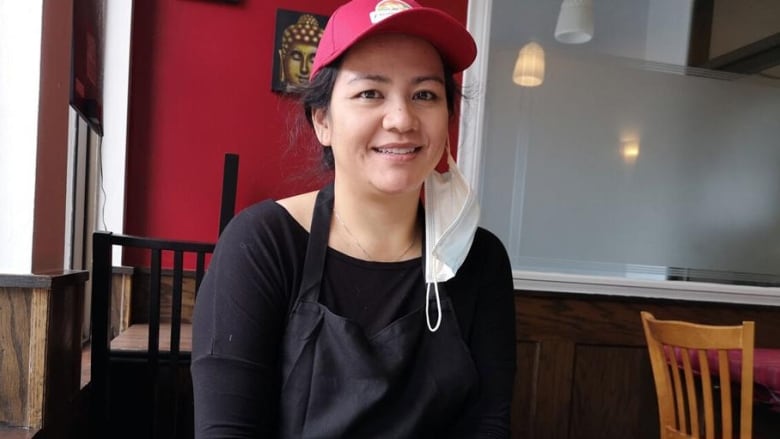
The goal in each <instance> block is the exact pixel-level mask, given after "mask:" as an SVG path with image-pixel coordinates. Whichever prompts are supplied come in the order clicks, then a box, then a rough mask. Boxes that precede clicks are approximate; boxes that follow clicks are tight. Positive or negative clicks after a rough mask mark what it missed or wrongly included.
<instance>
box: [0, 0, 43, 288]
mask: <svg viewBox="0 0 780 439" xmlns="http://www.w3.org/2000/svg"><path fill="white" fill-rule="evenodd" d="M42 5H43V1H42V0H25V1H18V0H0V273H29V272H30V270H31V266H32V243H33V239H32V234H33V206H34V196H35V161H36V149H37V133H38V96H39V93H38V87H39V81H40V64H41V26H42V16H43V12H42V11H43V9H42V7H43V6H42Z"/></svg>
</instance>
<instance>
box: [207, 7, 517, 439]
mask: <svg viewBox="0 0 780 439" xmlns="http://www.w3.org/2000/svg"><path fill="white" fill-rule="evenodd" d="M475 56H476V46H475V44H474V41H473V39H472V38H471V36H470V35H469V34H468V32H467V31H466V29H465V28H463V26H462V25H460V24H459V23H458V22H457V21H455V20H454V19H452V18H451V17H449V16H448V15H446V14H445V13H443V12H441V11H439V10H436V9H431V8H425V7H422V6H420V5H419V4H417V3H416V2H414V1H411V0H404V1H401V0H384V1H377V0H353V1H351V2H348V3H346V4H344V5H343V6H341V7H340V8H339V9H337V10H336V11H335V12H334V13H333V15H332V16H331V18H330V20H329V23H328V25H327V26H326V28H325V31H324V33H323V36H322V39H321V40H320V44H319V47H318V52H317V55H316V58H315V61H314V65H313V67H312V73H311V82H310V84H309V86H308V88H307V90H306V91H305V92H304V95H303V103H304V110H305V112H306V115H307V117H308V118H309V121H310V123H311V125H312V127H313V129H314V131H315V133H316V136H317V138H318V140H319V141H320V143H321V144H322V146H323V148H324V149H323V150H324V154H325V156H326V157H327V158H328V159H329V161H330V162H331V163H332V166H333V169H334V181H333V183H332V184H329V185H327V186H326V187H325V188H322V189H321V190H319V191H316V192H312V193H306V194H301V195H298V196H294V197H291V198H287V199H283V200H279V201H270V200H269V201H264V202H261V203H258V204H256V205H254V206H251V207H249V208H247V209H245V210H244V211H243V212H241V213H240V214H239V215H238V216H236V218H235V219H234V220H233V221H232V222H231V224H230V225H229V226H228V227H227V229H226V230H225V231H224V232H223V234H222V237H221V238H220V241H219V243H218V245H217V249H216V251H215V254H214V257H213V259H212V261H211V265H210V267H209V270H208V273H207V275H206V277H205V279H204V281H203V284H202V286H201V289H200V291H199V293H198V299H197V302H196V307H195V308H196V309H195V318H194V322H193V331H194V332H193V341H194V346H193V354H192V355H193V363H192V376H193V384H194V392H195V418H196V437H197V438H201V439H202V438H217V437H219V438H228V437H236V438H238V437H241V438H245V437H246V438H248V437H252V438H255V437H285V438H287V437H312V438H313V437H317V438H342V437H350V438H352V437H354V438H374V437H386V438H416V437H437V438H438V437H441V438H455V437H468V438H477V437H508V436H509V411H510V410H509V406H510V401H511V396H512V385H513V381H514V371H515V340H514V307H513V299H512V291H513V290H512V279H511V271H510V266H509V262H508V258H507V255H506V252H505V250H504V248H503V246H502V244H501V243H500V242H499V241H498V239H497V238H496V237H495V236H493V235H492V234H490V233H489V232H487V231H485V230H483V229H481V228H478V227H477V225H476V222H477V220H478V207H477V206H476V203H475V201H474V197H473V194H471V192H470V190H469V188H468V186H467V185H466V184H465V181H464V180H463V179H462V177H461V176H460V173H459V172H458V170H457V167H456V165H455V163H454V162H453V161H452V160H451V156H450V155H449V140H448V136H449V132H448V127H449V122H450V120H451V118H452V117H453V112H454V106H455V97H456V96H457V94H458V93H457V88H456V84H455V82H454V80H453V78H452V75H453V74H454V73H458V72H460V71H462V70H463V69H465V68H466V67H468V66H469V65H470V64H471V62H473V60H474V58H475ZM445 154H446V156H447V157H448V158H450V160H449V163H450V171H449V172H448V173H447V174H445V175H441V174H439V173H437V172H436V171H435V170H434V168H435V167H436V165H437V163H438V162H439V161H440V159H441V158H442V157H443V156H445ZM421 195H422V197H423V198H424V203H423V202H422V201H421ZM423 204H424V208H423V207H422V206H423Z"/></svg>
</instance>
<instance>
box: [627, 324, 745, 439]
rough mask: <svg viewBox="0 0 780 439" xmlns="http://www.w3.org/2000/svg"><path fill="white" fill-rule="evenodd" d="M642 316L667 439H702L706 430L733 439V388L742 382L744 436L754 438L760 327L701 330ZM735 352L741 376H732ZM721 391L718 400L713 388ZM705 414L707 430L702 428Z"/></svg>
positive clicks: (703, 327) (741, 434)
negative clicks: (756, 349) (755, 355)
mask: <svg viewBox="0 0 780 439" xmlns="http://www.w3.org/2000/svg"><path fill="white" fill-rule="evenodd" d="M641 317H642V325H643V326H644V332H645V337H646V339H647V349H648V352H649V354H650V362H651V365H652V369H653V378H654V380H655V388H656V394H657V396H658V412H659V418H660V423H661V425H660V427H661V439H666V438H669V439H677V438H698V437H700V434H702V427H703V433H704V435H705V437H706V438H708V439H712V438H715V437H723V438H729V439H730V438H731V437H732V432H733V429H734V422H733V416H732V395H733V393H732V384H734V387H736V384H735V383H736V382H738V383H739V387H741V393H740V395H741V396H740V398H739V401H740V402H739V409H740V417H739V437H740V438H741V439H749V438H751V434H752V425H753V348H754V335H755V326H754V323H753V322H742V325H739V326H710V325H700V324H695V323H689V322H681V321H669V320H656V319H655V317H653V315H652V314H650V313H648V312H644V311H643V312H641ZM729 350H738V351H739V352H741V355H742V369H741V373H740V374H739V377H732V376H730V370H729V361H728V351H729ZM697 366H698V370H696V368H697ZM680 370H682V374H681V373H680ZM681 375H682V376H681ZM713 375H714V376H715V380H713ZM695 377H696V378H695ZM697 383H698V384H697ZM717 387H720V397H719V398H718V397H717V396H716V397H713V389H714V388H717ZM735 396H736V395H735ZM718 402H719V403H720V410H719V412H720V415H721V428H720V434H719V435H717V434H718V432H716V426H715V420H714V419H715V414H716V412H717V410H716V405H715V404H716V403H718ZM702 412H703V417H704V424H703V425H701V424H700V416H701V414H702Z"/></svg>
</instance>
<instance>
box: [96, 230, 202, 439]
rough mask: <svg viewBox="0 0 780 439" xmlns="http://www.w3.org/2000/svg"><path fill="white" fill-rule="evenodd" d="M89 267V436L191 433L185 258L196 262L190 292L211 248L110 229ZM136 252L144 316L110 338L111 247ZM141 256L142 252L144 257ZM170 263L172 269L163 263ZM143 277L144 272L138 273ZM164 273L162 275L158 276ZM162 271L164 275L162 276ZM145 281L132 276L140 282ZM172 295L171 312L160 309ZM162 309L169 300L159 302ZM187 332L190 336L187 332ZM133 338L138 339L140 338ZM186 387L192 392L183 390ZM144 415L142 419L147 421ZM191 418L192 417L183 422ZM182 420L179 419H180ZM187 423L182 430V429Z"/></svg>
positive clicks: (98, 238)
mask: <svg viewBox="0 0 780 439" xmlns="http://www.w3.org/2000/svg"><path fill="white" fill-rule="evenodd" d="M92 244H93V262H92V313H91V324H92V347H91V349H92V353H91V355H92V360H91V373H92V377H91V381H90V395H91V398H92V401H91V420H92V426H91V429H92V431H91V433H92V437H95V438H108V437H111V438H124V437H144V438H163V437H164V438H177V437H188V436H190V435H191V434H192V433H191V429H192V427H191V426H190V425H187V424H189V423H191V418H192V406H191V403H190V405H189V406H187V405H186V402H184V403H182V399H184V400H185V401H186V398H182V397H181V394H182V392H184V393H185V394H186V392H187V391H189V392H190V394H191V391H192V390H191V382H190V381H189V370H188V368H189V362H190V349H191V344H190V345H189V346H187V345H186V344H185V345H183V343H182V341H183V340H187V339H188V337H190V338H189V340H191V326H189V325H187V324H186V323H185V324H183V323H182V320H183V319H182V300H183V298H182V296H183V294H182V292H183V290H184V288H183V286H184V285H185V283H186V284H187V285H188V286H191V285H190V284H192V279H191V276H190V278H189V279H188V276H187V275H188V274H189V273H187V272H185V268H184V264H185V256H186V257H187V258H188V259H187V260H188V261H189V260H190V259H189V258H191V259H194V264H195V272H194V278H195V279H194V290H193V291H197V288H198V286H199V285H200V282H201V279H202V278H203V275H204V273H205V267H206V255H208V254H210V253H212V252H213V250H214V244H210V243H198V242H185V241H172V240H161V239H150V238H140V237H135V236H126V235H115V234H112V233H108V232H95V233H94V234H93V241H92ZM115 246H118V247H121V248H122V249H135V250H133V251H135V252H139V253H136V255H137V256H139V258H140V259H143V260H146V258H148V260H149V263H148V287H143V286H141V285H134V288H133V292H136V290H144V291H148V301H147V303H146V306H144V307H142V308H145V309H146V310H147V311H148V313H147V314H148V315H146V316H134V319H135V320H136V321H140V322H141V323H137V324H135V325H131V326H130V327H128V328H127V330H125V331H124V332H122V333H120V334H119V335H118V336H117V337H116V338H114V339H113V340H112V335H113V334H112V330H111V310H112V306H111V301H112V300H111V299H112V285H113V284H114V282H113V279H112V273H113V271H114V270H113V264H112V253H113V247H115ZM140 253H144V255H141V254H140ZM166 258H172V268H170V271H169V269H168V268H167V267H166V268H165V270H164V267H163V264H164V262H163V261H164V260H166V261H167V259H166ZM143 271H144V272H146V267H144V268H143ZM163 271H165V273H163ZM163 274H165V276H163ZM140 277H147V276H135V275H134V278H136V279H138V278H140ZM168 293H170V308H169V309H170V311H169V314H170V315H166V314H168V312H164V311H161V309H163V307H161V296H166V297H167V296H168ZM162 302H163V303H164V304H165V305H166V307H165V308H166V309H165V311H168V309H167V304H168V302H167V300H166V301H162ZM188 331H190V332H189V333H188ZM130 334H140V338H141V340H142V342H141V343H140V346H138V345H137V343H135V342H136V341H137V338H139V337H133V336H131V335H130ZM187 385H189V386H190V387H189V389H187V388H186V386H187ZM145 415H146V416H145ZM188 417H189V419H188ZM182 420H184V421H182ZM181 425H184V427H183V429H184V430H187V428H189V430H190V431H189V432H188V431H180V430H182V428H180V427H179V426H181Z"/></svg>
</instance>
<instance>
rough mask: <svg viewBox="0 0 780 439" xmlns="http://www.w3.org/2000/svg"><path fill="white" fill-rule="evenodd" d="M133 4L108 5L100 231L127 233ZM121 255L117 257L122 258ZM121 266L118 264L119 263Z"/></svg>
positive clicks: (117, 3) (122, 2)
mask: <svg viewBox="0 0 780 439" xmlns="http://www.w3.org/2000/svg"><path fill="white" fill-rule="evenodd" d="M132 13H133V2H132V1H119V2H117V1H113V2H106V44H105V47H106V50H105V71H104V76H103V78H104V82H103V89H104V90H103V98H104V108H103V125H104V129H103V140H102V144H101V159H102V166H103V187H102V189H103V192H101V194H100V198H99V203H98V204H99V206H98V207H99V209H98V219H97V223H96V227H97V229H99V230H103V229H105V230H110V231H112V232H116V233H122V232H123V231H124V213H125V211H124V206H125V162H126V155H127V154H126V150H127V105H128V92H129V78H130V33H131V24H132ZM120 256H121V255H116V257H117V258H119V257H120ZM115 262H117V263H118V259H117V261H115Z"/></svg>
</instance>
